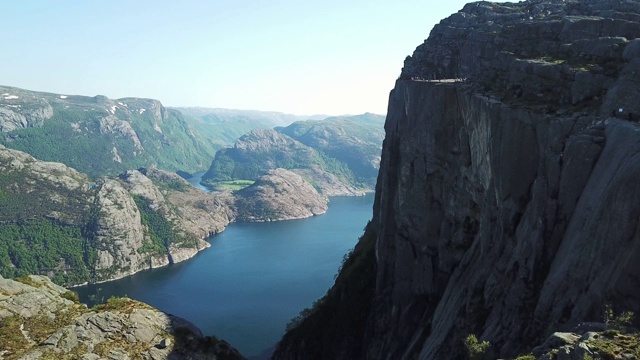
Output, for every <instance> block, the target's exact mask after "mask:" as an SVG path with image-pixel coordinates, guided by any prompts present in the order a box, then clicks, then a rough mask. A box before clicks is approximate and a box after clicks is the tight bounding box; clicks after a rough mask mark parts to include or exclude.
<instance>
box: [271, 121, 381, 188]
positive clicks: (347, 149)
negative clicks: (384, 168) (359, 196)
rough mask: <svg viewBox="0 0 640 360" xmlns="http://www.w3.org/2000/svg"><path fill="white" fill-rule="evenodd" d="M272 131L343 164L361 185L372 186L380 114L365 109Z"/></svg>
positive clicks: (374, 174)
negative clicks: (365, 111)
mask: <svg viewBox="0 0 640 360" xmlns="http://www.w3.org/2000/svg"><path fill="white" fill-rule="evenodd" d="M276 131H278V132H280V133H283V134H286V135H289V136H290V137H292V138H293V139H295V140H298V141H299V142H301V143H303V144H305V145H307V146H310V147H312V148H314V149H316V150H319V151H321V152H322V153H324V154H326V155H327V156H329V157H332V158H334V159H336V160H338V161H340V162H342V163H344V164H346V165H347V166H348V167H349V169H350V170H351V171H352V172H353V174H354V178H355V181H356V182H357V183H360V184H362V185H361V186H364V187H366V186H368V187H371V188H373V186H374V185H375V180H376V177H377V175H378V169H379V167H380V151H381V144H382V140H383V138H384V116H382V115H376V114H369V113H367V114H363V115H355V116H339V117H330V118H326V119H324V120H316V121H312V120H308V121H297V122H295V123H293V124H291V125H289V126H287V127H278V128H276Z"/></svg>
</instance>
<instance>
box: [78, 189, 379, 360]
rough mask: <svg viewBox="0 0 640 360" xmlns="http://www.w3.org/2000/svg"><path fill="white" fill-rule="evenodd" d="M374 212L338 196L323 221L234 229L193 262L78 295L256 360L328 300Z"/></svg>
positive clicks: (366, 203) (368, 203)
mask: <svg viewBox="0 0 640 360" xmlns="http://www.w3.org/2000/svg"><path fill="white" fill-rule="evenodd" d="M372 205H373V195H372V194H370V195H367V196H364V197H334V198H331V202H330V204H329V210H328V211H327V213H326V214H324V215H321V216H315V217H312V218H308V219H302V220H288V221H279V222H271V223H240V224H231V225H230V226H229V227H228V228H227V229H226V230H225V231H224V232H223V233H221V234H219V235H216V236H214V237H212V238H210V239H209V241H210V242H211V245H212V246H211V248H209V249H208V250H205V251H203V252H201V253H200V254H198V255H197V256H196V257H194V258H193V259H191V260H187V261H185V262H183V263H179V264H175V265H172V266H168V267H165V268H160V269H155V270H149V271H144V272H141V273H138V274H136V275H133V276H130V277H127V278H125V279H121V280H116V281H111V282H108V283H103V284H97V285H89V286H85V287H81V288H78V289H76V290H78V292H79V295H80V297H81V299H82V300H83V301H87V300H88V299H89V296H91V295H92V294H93V295H95V294H96V293H97V296H98V298H102V297H104V298H105V299H106V298H108V297H110V296H112V295H115V296H123V295H127V296H129V297H131V298H133V299H137V300H140V301H143V302H146V303H149V304H151V305H152V306H155V307H157V308H159V309H160V310H162V311H165V312H168V313H171V314H175V315H178V316H180V317H183V318H185V319H187V320H189V321H191V322H193V323H194V324H195V325H196V326H198V327H199V328H200V329H201V330H202V332H203V333H204V334H205V335H215V336H217V337H218V338H221V339H225V340H226V341H228V342H229V343H231V344H232V345H233V346H235V347H236V348H238V350H240V352H241V353H243V354H244V355H245V356H253V355H256V354H258V353H260V352H262V351H263V350H264V349H267V348H269V347H272V346H273V345H274V344H275V343H276V342H277V341H278V340H279V339H280V338H281V336H282V335H283V334H284V329H285V325H286V324H287V322H289V320H290V319H291V318H293V317H294V316H295V315H297V314H298V313H299V312H300V310H302V309H304V308H305V307H308V306H311V304H312V303H313V301H315V300H316V299H318V298H320V297H321V296H323V295H324V294H325V293H326V291H327V289H328V288H329V287H330V286H331V285H332V284H333V279H334V275H335V273H336V271H337V269H338V267H339V266H340V263H341V261H342V257H343V255H344V254H345V253H347V252H348V251H349V250H350V249H352V248H353V246H354V245H355V243H356V242H357V240H358V237H359V236H361V235H362V233H363V231H362V229H363V228H364V226H365V225H366V223H367V221H368V220H369V219H370V218H371V208H372ZM98 289H99V290H98Z"/></svg>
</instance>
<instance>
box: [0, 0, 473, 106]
mask: <svg viewBox="0 0 640 360" xmlns="http://www.w3.org/2000/svg"><path fill="white" fill-rule="evenodd" d="M466 2H467V1H465V0H447V1H440V0H421V1H418V0H396V1H390V0H346V1H345V0H322V1H319V0H268V1H267V0H260V1H257V0H253V1H249V0H182V1H169V0H109V1H98V0H68V1H64V2H61V1H50V0H24V1H23V0H21V1H1V2H0V27H1V30H0V47H1V49H2V50H1V52H2V60H0V84H1V85H6V86H15V87H20V88H24V89H28V90H37V91H46V92H53V93H60V94H72V95H87V96H95V95H105V96H108V97H110V98H121V97H144V98H153V99H158V100H160V101H161V102H162V103H163V104H164V105H165V106H201V107H216V108H231V109H244V110H265V111H279V112H285V113H292V114H299V115H312V114H328V115H341V114H360V113H364V112H373V113H378V114H384V113H386V110H387V100H388V95H389V91H390V90H391V89H392V88H393V86H394V82H395V80H396V78H397V77H398V76H399V75H400V70H401V69H402V64H403V61H404V58H405V57H406V56H407V55H411V54H412V53H413V50H414V49H415V48H416V46H418V45H420V44H421V43H422V42H423V41H424V39H426V38H427V37H428V35H429V32H430V30H431V29H432V28H433V26H434V25H435V24H437V23H438V22H439V21H440V20H441V19H443V18H445V17H447V16H449V15H451V14H453V13H455V12H457V11H458V10H460V9H462V7H463V6H464V4H465V3H466Z"/></svg>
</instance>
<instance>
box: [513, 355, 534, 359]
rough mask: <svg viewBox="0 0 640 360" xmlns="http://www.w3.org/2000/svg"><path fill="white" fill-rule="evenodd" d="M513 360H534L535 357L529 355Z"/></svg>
mask: <svg viewBox="0 0 640 360" xmlns="http://www.w3.org/2000/svg"><path fill="white" fill-rule="evenodd" d="M515 360H536V357H535V356H533V355H531V354H529V355H520V356H518V357H517V358H516V359H515Z"/></svg>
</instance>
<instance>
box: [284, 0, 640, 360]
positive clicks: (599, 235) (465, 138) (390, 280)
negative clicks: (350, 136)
mask: <svg viewBox="0 0 640 360" xmlns="http://www.w3.org/2000/svg"><path fill="white" fill-rule="evenodd" d="M639 37H640V3H638V2H637V1H607V2H603V1H595V0H584V1H555V0H532V1H523V2H519V3H491V2H476V3H471V4H468V5H466V6H465V7H464V8H463V9H462V10H461V11H459V12H458V13H456V14H454V15H452V16H450V17H449V18H447V19H445V20H443V21H442V22H441V23H440V24H438V25H437V26H436V27H435V28H434V29H433V30H432V31H431V34H430V36H429V38H428V39H427V40H426V41H425V42H424V44H422V45H420V46H418V47H417V48H416V50H415V52H414V54H413V55H412V56H410V57H407V59H406V60H405V64H404V68H403V70H402V73H401V75H400V78H399V79H398V80H397V82H396V84H395V88H394V89H393V91H392V92H391V94H390V97H389V111H388V115H387V119H386V124H385V130H386V137H385V140H384V145H383V152H382V160H381V165H380V173H379V176H378V181H377V185H376V200H375V204H374V215H373V219H372V221H371V223H370V224H369V226H368V227H367V229H366V231H365V235H364V236H363V237H362V239H361V240H360V242H359V244H358V245H357V246H356V249H355V250H354V252H353V255H352V256H351V258H350V259H349V260H348V261H347V262H346V263H345V264H344V267H343V269H342V271H341V273H340V275H339V276H338V278H337V280H336V284H335V285H334V287H333V288H332V289H331V290H330V291H329V292H328V294H327V295H326V296H325V297H324V298H323V299H321V300H320V301H319V302H318V303H317V306H316V307H315V308H314V309H312V311H310V312H309V314H307V316H306V318H305V319H302V320H300V321H299V322H298V324H297V326H296V327H294V328H293V329H291V330H290V331H289V332H288V333H287V334H286V335H285V337H284V338H283V340H282V341H281V342H280V344H279V346H278V348H277V350H276V353H275V355H274V358H275V359H303V358H304V359H310V358H324V359H365V358H366V359H414V358H419V359H463V358H465V357H466V351H465V347H464V339H465V338H466V337H467V335H469V334H475V335H477V336H478V338H479V339H480V340H486V341H488V342H489V343H490V347H491V349H492V351H493V352H494V354H495V356H496V357H515V356H517V355H518V354H522V353H527V352H529V351H530V349H531V348H532V347H533V345H536V344H540V343H541V342H542V341H543V340H544V338H545V337H546V336H547V335H548V334H550V333H551V332H553V331H558V330H560V331H570V330H573V329H575V328H576V326H578V325H579V324H580V323H583V322H588V321H596V322H601V321H602V314H603V309H605V306H606V305H611V306H612V307H613V308H615V309H616V311H623V310H625V311H634V312H636V313H638V311H640V292H639V290H638V289H639V288H638V286H637V284H638V281H639V279H640V268H639V267H638V265H637V261H636V259H637V258H638V256H639V255H640V232H639V231H638V219H639V218H640V202H639V201H638V199H639V198H640V193H639V189H640V188H639V187H638V186H637V184H636V179H638V177H639V176H640V161H639V158H638V156H637V154H638V152H639V151H640V145H639V144H640V141H639V140H640V131H639V130H640V125H638V123H637V121H638V120H640V93H638V91H637V83H638V81H639V80H640V77H639V76H640V39H638V38H639ZM590 351H591V355H593V356H594V358H596V355H597V354H595V353H596V351H595V350H593V349H591V350H590ZM538 355H539V354H538ZM591 355H590V356H591ZM540 356H546V355H540ZM553 356H555V355H552V357H547V358H549V359H551V358H555V357H553ZM598 356H604V355H602V354H600V355H598ZM540 358H544V357H540ZM605 358H606V357H605Z"/></svg>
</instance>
